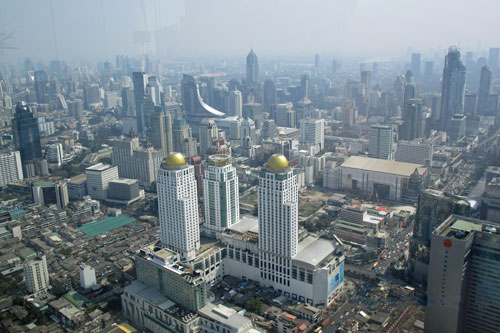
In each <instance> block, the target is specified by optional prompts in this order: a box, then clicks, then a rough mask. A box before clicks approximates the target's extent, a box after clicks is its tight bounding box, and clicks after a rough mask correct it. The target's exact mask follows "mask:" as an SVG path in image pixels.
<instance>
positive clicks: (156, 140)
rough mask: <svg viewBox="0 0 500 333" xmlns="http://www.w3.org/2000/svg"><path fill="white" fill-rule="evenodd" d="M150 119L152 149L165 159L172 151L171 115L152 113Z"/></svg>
mask: <svg viewBox="0 0 500 333" xmlns="http://www.w3.org/2000/svg"><path fill="white" fill-rule="evenodd" d="M149 117H150V124H151V126H150V131H149V133H150V141H151V144H152V145H153V148H155V149H156V150H159V151H160V152H161V157H162V158H165V157H167V155H168V154H169V153H171V152H172V151H174V148H173V138H172V115H171V114H170V113H169V112H157V111H156V112H153V113H151V114H150V115H149Z"/></svg>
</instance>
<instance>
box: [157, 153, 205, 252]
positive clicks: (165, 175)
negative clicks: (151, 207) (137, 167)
mask: <svg viewBox="0 0 500 333" xmlns="http://www.w3.org/2000/svg"><path fill="white" fill-rule="evenodd" d="M156 186H157V191H158V208H159V216H160V231H161V233H160V239H161V242H162V244H163V245H164V246H166V247H167V248H169V249H172V250H174V251H177V252H179V253H180V254H181V256H182V258H186V259H187V260H191V259H194V257H195V254H196V250H197V249H199V248H200V229H199V222H198V194H197V188H196V179H195V177H194V167H193V166H189V165H188V164H187V162H186V160H185V159H184V156H182V154H180V153H171V154H169V155H168V156H167V158H166V159H165V161H164V162H163V163H162V165H161V167H160V169H159V170H158V179H157V185H156Z"/></svg>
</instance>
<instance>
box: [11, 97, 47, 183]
mask: <svg viewBox="0 0 500 333" xmlns="http://www.w3.org/2000/svg"><path fill="white" fill-rule="evenodd" d="M12 130H13V132H14V142H15V146H16V149H17V150H19V152H20V154H21V161H22V163H23V168H25V166H26V164H27V163H29V162H32V161H34V160H37V159H41V158H42V146H41V144H40V131H39V128H38V119H37V118H35V117H34V116H33V113H32V112H31V110H30V108H29V107H28V105H26V103H24V102H19V103H17V105H16V113H15V115H14V118H13V119H12ZM24 174H25V176H28V174H27V173H26V172H25V173H24Z"/></svg>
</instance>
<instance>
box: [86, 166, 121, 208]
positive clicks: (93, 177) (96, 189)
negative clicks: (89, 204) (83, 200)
mask: <svg viewBox="0 0 500 333" xmlns="http://www.w3.org/2000/svg"><path fill="white" fill-rule="evenodd" d="M85 176H86V177H87V193H88V194H89V195H90V197H91V198H92V199H94V200H106V198H107V194H108V188H109V182H110V181H112V180H115V179H118V167H117V166H116V165H108V164H102V163H98V164H96V165H93V166H91V167H88V168H87V169H85Z"/></svg>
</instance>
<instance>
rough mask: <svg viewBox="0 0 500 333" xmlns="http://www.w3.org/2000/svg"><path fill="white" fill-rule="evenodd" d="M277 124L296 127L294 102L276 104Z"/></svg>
mask: <svg viewBox="0 0 500 333" xmlns="http://www.w3.org/2000/svg"><path fill="white" fill-rule="evenodd" d="M276 125H277V126H282V127H292V128H295V110H293V104H292V103H290V102H288V103H281V104H278V105H276Z"/></svg>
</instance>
